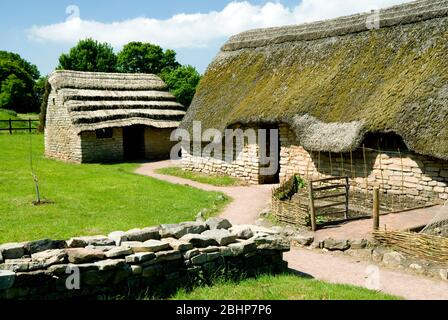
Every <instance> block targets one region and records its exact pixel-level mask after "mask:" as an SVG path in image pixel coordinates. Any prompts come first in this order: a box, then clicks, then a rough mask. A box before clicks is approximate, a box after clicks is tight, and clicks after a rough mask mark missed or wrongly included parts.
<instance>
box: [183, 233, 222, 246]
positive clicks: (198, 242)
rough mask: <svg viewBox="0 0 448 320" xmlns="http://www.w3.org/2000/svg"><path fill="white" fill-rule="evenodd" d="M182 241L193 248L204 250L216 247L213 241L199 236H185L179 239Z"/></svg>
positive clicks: (216, 243)
mask: <svg viewBox="0 0 448 320" xmlns="http://www.w3.org/2000/svg"><path fill="white" fill-rule="evenodd" d="M180 240H182V241H186V242H189V243H191V244H192V245H193V246H194V247H195V248H205V247H209V246H215V245H218V242H216V240H215V239H212V238H208V237H205V236H203V235H201V234H187V235H185V236H183V237H182V238H180Z"/></svg>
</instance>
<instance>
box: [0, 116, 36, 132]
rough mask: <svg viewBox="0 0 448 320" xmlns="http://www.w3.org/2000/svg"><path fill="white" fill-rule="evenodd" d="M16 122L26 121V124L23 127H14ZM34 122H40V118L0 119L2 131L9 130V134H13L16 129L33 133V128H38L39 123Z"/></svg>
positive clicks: (0, 129)
mask: <svg viewBox="0 0 448 320" xmlns="http://www.w3.org/2000/svg"><path fill="white" fill-rule="evenodd" d="M4 123H6V126H2V124H4ZM15 123H26V124H27V125H26V126H23V127H14V124H15ZM34 123H37V124H39V120H31V119H28V120H12V119H9V120H0V131H8V132H9V134H13V132H14V131H28V132H29V133H32V132H33V130H36V129H37V127H38V125H36V126H33V124H34Z"/></svg>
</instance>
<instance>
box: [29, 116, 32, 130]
mask: <svg viewBox="0 0 448 320" xmlns="http://www.w3.org/2000/svg"><path fill="white" fill-rule="evenodd" d="M28 128H29V130H30V133H31V132H32V131H31V119H28Z"/></svg>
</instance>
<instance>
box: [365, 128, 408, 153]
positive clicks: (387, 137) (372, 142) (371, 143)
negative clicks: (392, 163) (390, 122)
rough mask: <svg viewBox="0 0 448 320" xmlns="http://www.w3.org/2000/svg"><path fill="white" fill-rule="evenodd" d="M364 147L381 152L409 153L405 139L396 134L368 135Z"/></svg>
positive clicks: (377, 133) (376, 133)
mask: <svg viewBox="0 0 448 320" xmlns="http://www.w3.org/2000/svg"><path fill="white" fill-rule="evenodd" d="M364 145H365V147H366V148H371V149H375V150H378V149H379V150H381V151H398V150H400V151H409V149H408V147H407V146H406V143H404V141H403V138H402V137H401V136H400V135H398V134H396V133H394V132H388V133H379V132H375V133H368V134H367V135H366V136H365V138H364Z"/></svg>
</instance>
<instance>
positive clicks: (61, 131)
mask: <svg viewBox="0 0 448 320" xmlns="http://www.w3.org/2000/svg"><path fill="white" fill-rule="evenodd" d="M45 156H46V157H47V158H50V159H55V160H62V161H66V162H74V163H80V162H81V161H82V152H81V138H80V137H79V135H78V134H77V133H76V131H75V128H74V126H73V124H72V122H71V120H70V117H69V114H68V111H67V108H65V107H64V101H63V97H62V95H60V94H57V93H56V92H55V91H52V92H51V94H50V95H49V97H48V106H47V119H46V125H45Z"/></svg>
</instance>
